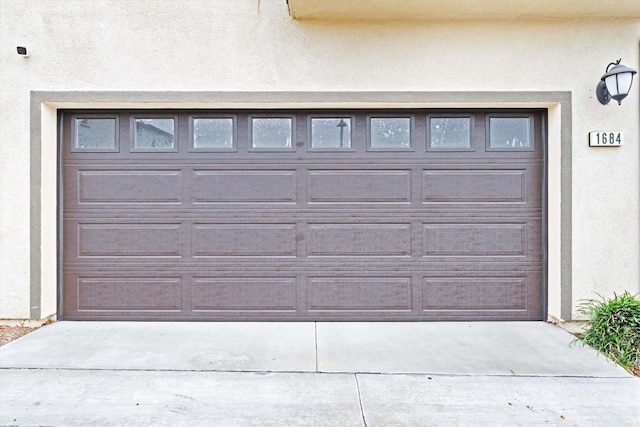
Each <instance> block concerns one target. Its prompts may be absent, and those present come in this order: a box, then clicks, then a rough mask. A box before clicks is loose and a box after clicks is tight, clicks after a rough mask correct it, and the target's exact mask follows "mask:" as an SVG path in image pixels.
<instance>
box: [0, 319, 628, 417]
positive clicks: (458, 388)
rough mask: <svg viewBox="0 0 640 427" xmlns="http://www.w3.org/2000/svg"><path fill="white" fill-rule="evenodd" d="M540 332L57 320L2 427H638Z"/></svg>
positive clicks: (16, 372)
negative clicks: (507, 426)
mask: <svg viewBox="0 0 640 427" xmlns="http://www.w3.org/2000/svg"><path fill="white" fill-rule="evenodd" d="M572 340H573V336H572V335H570V334H568V333H567V332H565V331H563V330H562V329H560V328H558V327H556V326H553V325H549V324H545V323H542V322H474V323H441V322H438V323H142V322H140V323H135V322H126V323H125V322H58V323H55V324H53V325H49V326H46V327H44V328H42V329H40V330H38V331H36V332H33V333H31V334H29V335H27V336H26V337H23V338H21V339H19V340H17V341H15V342H13V343H10V344H8V345H6V346H3V347H0V425H82V426H86V425H172V426H174V425H189V426H197V425H202V426H205V425H206V426H212V425H217V426H236V425H237V426H245V425H260V426H265V425H266V426H269V425H273V426H296V425H329V426H351V425H354V426H358V425H359V426H423V425H425V426H438V425H443V426H451V425H460V426H484V425H486V426H496V425H537V424H544V425H562V426H565V425H566V426H569V425H571V426H589V425H593V426H605V425H606V426H640V379H638V378H635V377H632V376H630V375H628V374H627V373H626V372H625V371H624V370H622V369H621V368H619V367H617V366H616V365H614V364H613V363H611V362H609V361H607V359H605V358H604V357H603V356H599V355H598V354H597V352H595V351H594V350H592V349H590V348H585V347H583V346H582V345H580V344H577V345H571V342H572Z"/></svg>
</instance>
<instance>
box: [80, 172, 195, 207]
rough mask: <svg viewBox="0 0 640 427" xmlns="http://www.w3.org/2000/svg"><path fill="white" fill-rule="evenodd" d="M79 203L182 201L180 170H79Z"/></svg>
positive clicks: (172, 202)
mask: <svg viewBox="0 0 640 427" xmlns="http://www.w3.org/2000/svg"><path fill="white" fill-rule="evenodd" d="M78 186H79V190H80V191H79V200H78V202H79V204H83V203H134V204H138V203H171V204H175V203H178V204H179V203H182V172H181V171H180V170H170V171H167V170H156V171H139V170H119V171H96V170H79V171H78Z"/></svg>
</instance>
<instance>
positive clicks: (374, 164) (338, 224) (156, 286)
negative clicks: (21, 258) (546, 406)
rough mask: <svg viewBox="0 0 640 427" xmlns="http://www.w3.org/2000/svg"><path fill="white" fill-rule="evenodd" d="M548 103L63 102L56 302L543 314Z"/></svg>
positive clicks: (307, 312)
mask: <svg viewBox="0 0 640 427" xmlns="http://www.w3.org/2000/svg"><path fill="white" fill-rule="evenodd" d="M542 120H543V112H542V111H531V110H526V111H524V110H515V111H494V110H474V111H459V110H456V111H450V110H410V111H409V110H391V111H375V110H373V111H363V110H356V111H353V110H350V111H275V110H269V111H246V110H242V111H98V112H96V111H67V112H64V114H63V132H62V135H63V138H62V146H63V148H62V153H63V169H64V184H63V194H64V195H63V197H62V201H63V230H64V232H63V247H64V250H63V280H62V281H63V284H62V285H61V286H62V288H61V293H62V295H63V298H62V301H63V304H62V305H63V307H62V313H63V317H64V319H131V320H133V319H145V320H449V319H483V320H490V319H491V320H539V319H541V318H542V315H543V314H542V313H543V310H542V307H543V301H542V300H543V298H542V290H543V279H542V277H543V274H542V272H543V265H542V241H541V236H542V212H543V210H542V175H543V158H544V155H543V153H544V146H543V138H542Z"/></svg>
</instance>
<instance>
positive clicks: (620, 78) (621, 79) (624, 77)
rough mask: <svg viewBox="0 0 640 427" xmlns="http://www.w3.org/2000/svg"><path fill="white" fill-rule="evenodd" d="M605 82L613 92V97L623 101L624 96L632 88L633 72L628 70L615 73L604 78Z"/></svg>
mask: <svg viewBox="0 0 640 427" xmlns="http://www.w3.org/2000/svg"><path fill="white" fill-rule="evenodd" d="M604 82H605V84H606V85H607V90H608V91H609V93H610V94H611V97H612V98H613V99H615V100H616V101H621V100H622V98H624V97H625V96H627V95H628V94H629V91H630V90H631V84H632V83H633V73H631V72H626V73H620V74H614V75H612V76H609V77H607V78H606V79H604Z"/></svg>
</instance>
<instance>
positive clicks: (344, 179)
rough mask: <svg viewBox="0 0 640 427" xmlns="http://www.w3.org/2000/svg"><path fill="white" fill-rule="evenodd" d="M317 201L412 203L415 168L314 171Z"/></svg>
mask: <svg viewBox="0 0 640 427" xmlns="http://www.w3.org/2000/svg"><path fill="white" fill-rule="evenodd" d="M307 182H308V184H307V185H308V191H307V194H308V200H309V203H310V204H314V203H350V204H353V203H366V204H371V203H404V204H407V203H411V170H310V171H309V172H308V178H307Z"/></svg>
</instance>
